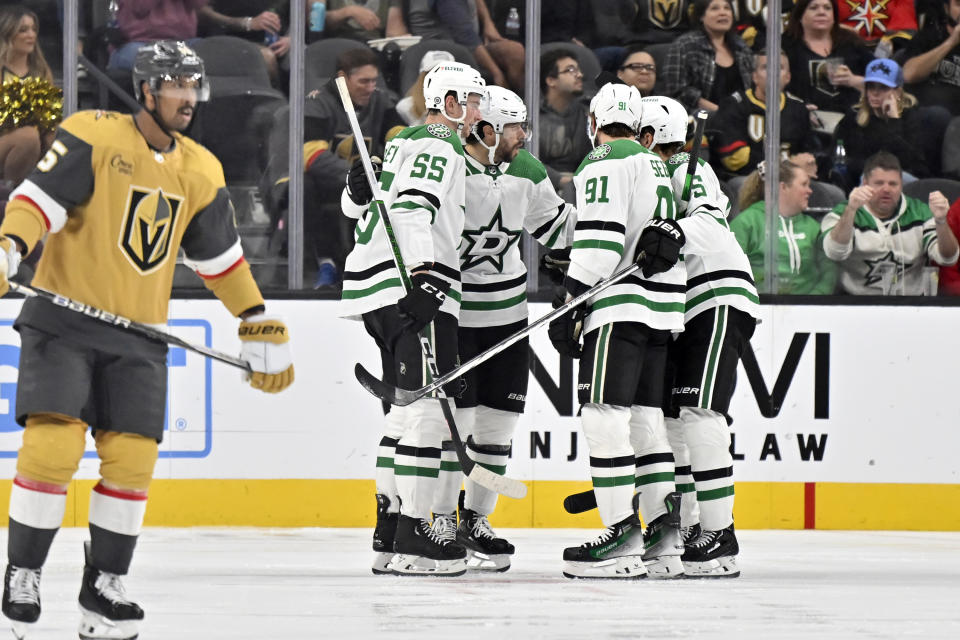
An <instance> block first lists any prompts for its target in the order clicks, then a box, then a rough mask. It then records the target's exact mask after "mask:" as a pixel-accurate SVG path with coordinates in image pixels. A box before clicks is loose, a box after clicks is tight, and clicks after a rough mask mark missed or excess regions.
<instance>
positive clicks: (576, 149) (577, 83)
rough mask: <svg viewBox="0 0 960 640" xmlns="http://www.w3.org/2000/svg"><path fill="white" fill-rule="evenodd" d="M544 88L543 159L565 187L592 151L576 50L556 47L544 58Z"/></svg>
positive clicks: (553, 178)
mask: <svg viewBox="0 0 960 640" xmlns="http://www.w3.org/2000/svg"><path fill="white" fill-rule="evenodd" d="M540 91H541V92H542V93H543V97H542V98H541V100H540V123H539V131H538V134H539V136H540V161H541V162H543V164H544V165H546V167H547V173H548V174H550V180H551V181H552V182H553V186H554V187H555V188H557V190H561V189H563V188H565V187H567V186H568V185H570V184H572V180H573V172H574V171H576V170H577V167H579V166H580V163H581V162H582V161H583V158H584V157H585V156H586V155H587V154H588V153H589V152H590V139H589V138H588V137H587V114H588V112H589V107H588V105H587V102H586V101H585V100H584V99H583V72H581V71H580V63H579V61H578V60H577V54H576V52H575V51H573V50H572V49H554V50H553V51H548V52H547V53H545V54H544V55H543V56H541V57H540Z"/></svg>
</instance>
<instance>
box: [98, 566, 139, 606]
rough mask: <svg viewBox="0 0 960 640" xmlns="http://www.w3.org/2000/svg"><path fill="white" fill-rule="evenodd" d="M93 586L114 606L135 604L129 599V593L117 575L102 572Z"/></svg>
mask: <svg viewBox="0 0 960 640" xmlns="http://www.w3.org/2000/svg"><path fill="white" fill-rule="evenodd" d="M93 586H94V588H95V589H96V590H97V592H99V593H100V595H101V596H103V597H104V598H106V599H107V600H109V601H110V602H112V603H113V604H133V603H132V602H131V601H130V599H128V598H127V591H126V589H124V587H123V583H122V582H121V581H120V576H118V575H117V574H115V573H107V572H105V571H103V572H101V573H100V575H99V576H98V577H97V580H96V582H94V583H93Z"/></svg>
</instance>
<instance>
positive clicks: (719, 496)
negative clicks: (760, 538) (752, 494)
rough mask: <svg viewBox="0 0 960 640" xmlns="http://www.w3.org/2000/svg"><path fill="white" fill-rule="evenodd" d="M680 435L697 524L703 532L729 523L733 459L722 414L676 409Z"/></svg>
mask: <svg viewBox="0 0 960 640" xmlns="http://www.w3.org/2000/svg"><path fill="white" fill-rule="evenodd" d="M680 420H681V421H682V422H683V432H684V438H685V439H686V441H687V447H688V448H689V450H690V465H691V467H692V469H693V480H694V484H695V485H696V488H697V502H699V503H700V526H702V527H703V529H704V530H706V531H717V530H719V529H725V528H726V527H728V526H730V524H732V523H733V458H732V457H731V455H730V429H729V428H728V427H727V421H726V420H725V419H724V417H723V416H722V415H720V414H719V413H717V412H716V411H711V410H710V409H699V408H693V407H684V408H682V409H680Z"/></svg>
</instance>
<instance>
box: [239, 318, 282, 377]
mask: <svg viewBox="0 0 960 640" xmlns="http://www.w3.org/2000/svg"><path fill="white" fill-rule="evenodd" d="M239 335H240V342H241V348H240V357H241V358H243V359H244V360H246V361H247V362H249V363H250V368H251V369H252V370H253V372H252V373H249V374H247V378H246V379H247V380H248V381H249V382H250V386H251V387H253V388H254V389H260V390H261V391H265V392H267V393H277V392H278V391H283V390H284V389H286V388H287V387H289V386H290V385H291V384H293V362H292V361H291V359H290V332H289V331H288V330H287V325H285V324H283V321H281V320H279V319H278V318H269V317H267V316H265V315H263V314H262V313H258V314H255V315H252V316H249V317H248V318H247V319H246V320H243V321H242V322H241V323H240V331H239Z"/></svg>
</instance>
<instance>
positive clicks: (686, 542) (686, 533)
mask: <svg viewBox="0 0 960 640" xmlns="http://www.w3.org/2000/svg"><path fill="white" fill-rule="evenodd" d="M701 533H703V529H701V528H700V523H699V522H694V523H693V524H692V525H690V526H689V527H680V537H681V538H683V549H684V551H686V549H687V547H689V546H690V544H691V543H692V542H693V541H694V540H696V539H697V538H699V537H700V534H701Z"/></svg>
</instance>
